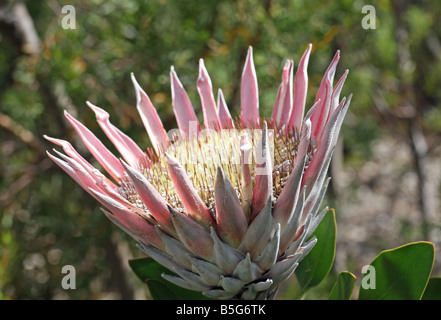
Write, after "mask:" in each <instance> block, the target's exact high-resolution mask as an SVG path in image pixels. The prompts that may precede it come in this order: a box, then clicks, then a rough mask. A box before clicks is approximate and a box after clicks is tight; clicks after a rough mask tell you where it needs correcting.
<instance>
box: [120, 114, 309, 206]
mask: <svg viewBox="0 0 441 320" xmlns="http://www.w3.org/2000/svg"><path fill="white" fill-rule="evenodd" d="M262 120H263V119H262ZM237 122H239V121H237ZM261 123H263V121H261ZM235 127H236V128H235V129H228V130H227V129H223V130H221V131H215V130H202V131H200V132H198V134H197V136H196V138H195V137H193V138H190V139H184V138H178V139H177V140H175V142H174V143H173V144H172V145H171V146H170V147H169V148H168V149H167V151H166V152H167V153H168V154H170V155H171V156H173V157H175V158H176V159H177V160H178V161H179V163H180V164H181V165H182V166H183V167H184V168H185V170H186V172H187V174H188V177H189V178H190V180H191V182H192V183H193V185H194V187H195V188H196V190H197V191H198V194H199V196H200V197H201V199H202V200H203V201H204V202H205V204H206V205H207V207H208V208H209V209H210V211H211V212H212V213H213V214H214V213H215V212H214V211H215V205H214V185H215V180H216V172H217V166H221V167H222V169H223V171H224V173H225V174H226V176H227V177H228V179H230V181H231V184H232V185H233V187H234V189H235V190H236V192H237V195H238V197H239V199H241V200H242V190H243V188H242V187H243V181H242V164H243V163H246V164H248V165H249V169H250V173H251V179H252V182H253V184H254V180H255V176H256V168H257V166H256V164H259V158H258V157H257V156H256V148H257V144H258V143H259V141H260V139H261V136H262V131H263V130H262V129H261V128H257V129H246V128H242V127H241V126H240V123H236V126H235ZM299 137H300V135H299V132H298V131H293V132H289V133H287V132H285V131H284V130H283V129H282V130H279V129H276V128H274V126H273V125H272V124H271V123H268V143H269V149H270V153H271V161H272V163H271V164H272V178H273V197H274V201H275V200H277V198H278V196H279V195H280V192H281V191H282V188H283V186H284V185H285V183H286V181H287V179H288V177H289V175H290V173H291V171H292V169H293V166H294V161H295V158H296V155H297V149H298V145H299V142H300V139H299ZM244 141H245V142H246V143H244ZM308 152H309V153H310V154H311V156H310V157H309V158H312V153H313V150H312V148H310V149H309V151H308ZM138 169H139V170H140V171H141V172H142V173H143V174H144V175H145V176H146V178H147V179H148V180H149V182H150V183H151V184H152V185H153V186H154V187H155V188H156V189H157V190H158V192H159V193H160V194H161V195H162V196H163V197H164V198H165V199H166V201H167V202H168V203H169V204H170V205H171V206H172V207H173V208H174V209H175V210H177V211H180V212H184V206H183V204H182V202H181V200H180V199H179V196H178V194H177V192H176V190H175V187H174V185H173V181H172V179H171V177H170V174H169V172H168V166H167V160H166V157H165V155H161V156H159V157H155V158H154V159H153V160H152V162H151V163H149V164H140V165H139V168H138ZM120 193H121V195H122V196H123V197H125V198H126V199H127V200H129V201H130V202H131V203H133V204H135V205H136V206H137V207H138V208H140V209H143V210H146V211H147V209H146V207H145V206H144V204H143V203H142V201H141V200H140V198H139V196H138V194H137V192H136V190H135V188H134V187H133V186H132V184H131V182H130V180H129V179H125V180H123V181H121V188H120Z"/></svg>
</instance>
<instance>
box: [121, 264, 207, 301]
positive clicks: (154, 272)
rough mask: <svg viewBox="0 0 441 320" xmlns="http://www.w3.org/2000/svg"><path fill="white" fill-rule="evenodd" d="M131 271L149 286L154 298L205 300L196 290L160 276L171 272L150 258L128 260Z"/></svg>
mask: <svg viewBox="0 0 441 320" xmlns="http://www.w3.org/2000/svg"><path fill="white" fill-rule="evenodd" d="M129 265H130V267H131V268H132V270H133V272H134V273H135V274H136V275H137V276H138V278H139V279H141V280H142V281H143V282H144V283H145V284H146V285H147V287H148V288H149V291H150V294H151V295H152V298H153V299H154V300H207V299H208V298H207V297H205V296H204V295H202V293H200V292H197V291H192V290H188V289H184V288H181V287H179V286H176V285H174V284H173V283H171V282H169V281H167V280H165V279H164V278H162V276H161V274H163V273H166V274H171V275H174V273H173V272H171V271H170V270H168V269H167V268H165V267H163V266H162V265H161V264H159V263H158V262H156V261H155V260H153V259H152V258H139V259H132V260H129Z"/></svg>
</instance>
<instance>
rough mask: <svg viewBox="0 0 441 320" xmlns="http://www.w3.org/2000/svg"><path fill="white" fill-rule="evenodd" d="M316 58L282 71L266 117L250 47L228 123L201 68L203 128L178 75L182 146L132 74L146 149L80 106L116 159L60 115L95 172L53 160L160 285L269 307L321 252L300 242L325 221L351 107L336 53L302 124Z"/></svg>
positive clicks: (76, 158)
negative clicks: (151, 263)
mask: <svg viewBox="0 0 441 320" xmlns="http://www.w3.org/2000/svg"><path fill="white" fill-rule="evenodd" d="M311 47H312V46H311V45H309V46H308V47H307V49H306V51H305V53H304V54H303V56H302V57H301V59H300V60H299V64H298V66H297V70H296V72H295V65H294V61H293V60H287V61H286V63H285V66H284V68H283V70H282V73H281V79H282V81H281V83H280V85H279V87H278V93H277V97H276V101H275V103H274V109H273V112H272V114H271V117H270V118H264V117H262V116H261V115H260V114H259V90H258V83H257V77H256V70H255V66H254V60H253V49H252V48H251V47H249V49H248V54H247V57H246V61H245V65H244V68H243V72H242V79H241V82H240V92H241V100H240V114H239V115H238V117H236V118H235V117H233V116H232V115H231V113H230V110H229V109H228V106H227V102H226V99H225V96H224V94H223V92H222V90H221V89H218V93H217V99H215V97H214V93H213V83H212V80H211V78H210V76H209V73H208V70H207V69H206V67H205V64H204V61H203V60H202V59H201V60H199V75H198V79H197V83H196V87H197V91H198V93H199V95H200V105H201V109H202V116H203V125H204V126H203V128H201V125H200V123H199V120H198V118H197V114H196V112H195V110H194V108H193V104H192V102H191V101H190V99H189V96H188V95H187V92H186V90H185V89H184V87H183V85H182V83H181V82H180V80H179V78H178V76H177V73H176V71H175V70H174V68H173V67H172V68H171V71H170V81H171V95H172V104H173V105H172V108H173V111H174V114H175V116H176V120H177V124H178V129H179V132H180V134H179V135H178V136H173V135H171V134H168V133H167V131H166V129H165V128H164V127H163V124H162V121H161V119H160V118H159V115H158V113H157V112H156V109H155V107H154V106H153V104H152V102H151V101H150V98H149V97H148V95H147V93H146V92H145V91H144V90H143V89H142V88H141V85H140V84H139V83H138V82H137V81H136V79H135V76H134V75H133V74H131V78H132V82H133V85H134V87H135V94H136V107H137V109H138V111H139V114H140V117H141V119H142V122H143V124H144V126H145V129H146V131H147V133H148V136H149V138H150V141H151V144H152V146H153V147H152V150H149V149H145V148H143V147H142V146H138V145H136V143H135V142H134V141H133V140H132V139H131V138H130V137H128V136H127V135H126V134H124V133H123V132H122V131H121V130H119V129H118V128H117V127H116V126H114V125H113V124H112V123H111V121H110V115H109V114H108V113H107V112H106V111H105V110H104V109H102V108H99V107H98V106H95V105H93V104H92V103H90V102H87V105H88V106H89V107H90V109H91V110H92V111H93V112H94V113H95V115H96V118H97V121H98V124H99V126H100V127H101V129H102V130H103V131H104V133H105V134H106V136H107V138H108V139H109V141H110V142H111V143H112V144H113V145H114V147H115V149H116V150H117V151H118V152H119V155H115V154H113V153H112V152H111V151H110V150H109V149H108V148H107V147H106V146H105V144H104V142H102V141H100V140H99V139H98V138H97V137H96V136H95V135H94V134H93V133H92V132H91V131H90V130H89V129H88V128H86V127H85V126H84V125H83V124H82V123H81V122H79V121H78V120H77V119H75V118H74V117H72V116H71V115H70V114H68V113H67V112H65V116H66V118H67V120H68V121H69V122H70V124H71V125H72V127H73V129H74V130H75V131H76V132H77V134H78V135H79V137H80V138H81V140H82V142H83V143H84V145H85V146H86V147H87V149H88V150H89V151H90V153H91V154H92V155H93V156H94V158H95V159H96V160H97V163H98V164H99V165H100V168H95V167H94V166H93V165H92V164H91V163H89V162H88V161H86V160H85V158H83V156H81V155H80V154H79V153H78V152H77V151H76V150H75V149H74V147H73V146H72V145H71V144H70V143H69V142H67V141H64V140H60V139H56V138H51V137H48V136H45V138H46V139H47V140H49V141H50V142H52V143H54V144H55V145H57V146H60V147H61V148H62V149H63V151H64V152H65V154H63V153H60V152H59V151H56V150H54V154H51V153H49V152H48V156H49V157H50V158H51V159H52V160H53V161H54V162H55V163H56V164H57V165H58V166H60V168H61V169H63V170H64V171H65V172H66V173H67V174H68V175H69V176H70V177H72V178H73V179H74V180H75V181H76V182H77V183H78V184H79V185H80V186H81V187H82V188H83V189H84V190H86V191H87V192H88V193H89V194H90V195H91V196H92V197H94V198H95V199H96V200H97V201H98V202H99V203H100V204H101V205H102V206H103V207H104V208H105V209H103V210H102V211H103V212H104V214H105V215H106V216H107V217H108V218H109V220H110V221H112V222H113V223H115V224H116V225H117V226H118V227H120V228H121V229H122V230H124V231H125V232H127V233H128V234H129V235H131V236H132V237H133V238H134V239H135V240H136V241H137V242H138V245H139V248H140V249H141V250H142V251H144V252H145V253H146V254H147V255H148V256H150V257H151V258H153V259H155V260H156V261H157V262H159V263H160V264H162V265H164V266H165V267H166V268H168V269H170V270H171V271H172V272H173V273H174V275H165V274H164V275H163V277H164V278H165V279H167V280H168V281H170V282H172V283H174V284H176V285H179V286H181V287H184V288H187V289H190V290H196V291H202V293H203V294H204V295H206V296H207V297H210V298H216V299H245V300H250V299H272V298H274V297H275V294H276V292H277V289H278V287H279V285H280V283H281V282H283V281H284V280H286V279H287V278H288V277H289V276H290V275H291V274H292V273H293V272H294V270H295V269H296V267H297V266H298V264H299V263H300V261H301V260H302V258H303V257H304V256H305V255H306V254H307V253H308V252H309V251H310V250H311V249H312V248H313V246H314V245H315V243H316V241H317V239H315V238H312V239H307V238H308V237H307V235H310V234H311V233H312V232H313V231H314V230H313V229H314V228H315V227H316V226H317V225H318V224H319V223H320V221H321V218H322V217H323V215H324V214H323V212H325V211H326V210H327V207H325V208H324V209H323V210H321V211H320V212H319V209H320V207H321V202H322V200H323V197H324V194H325V192H326V188H327V185H328V182H329V179H327V170H328V167H329V163H330V160H331V157H332V153H333V150H334V148H335V145H336V143H337V139H338V135H339V131H340V128H341V126H342V122H343V119H344V117H345V114H346V112H347V110H348V107H349V104H350V101H351V96H349V97H348V98H342V99H341V100H340V94H341V92H342V87H343V84H344V82H345V80H346V78H347V75H348V71H347V70H346V72H345V73H344V74H343V75H342V76H341V78H340V80H339V81H338V82H337V84H335V85H334V76H335V74H336V71H337V63H338V61H339V59H340V52H337V53H336V55H335V56H334V59H333V60H332V61H331V63H330V66H329V68H328V69H327V70H326V72H325V74H324V77H323V80H322V82H321V84H320V86H319V89H318V92H317V94H316V97H315V101H314V104H313V105H312V106H310V108H308V111H307V113H306V115H305V109H306V105H305V104H306V101H307V91H308V74H307V66H308V62H309V58H310V54H311ZM170 129H171V128H170ZM100 170H104V171H103V173H102V172H101V171H100ZM318 263H320V262H318Z"/></svg>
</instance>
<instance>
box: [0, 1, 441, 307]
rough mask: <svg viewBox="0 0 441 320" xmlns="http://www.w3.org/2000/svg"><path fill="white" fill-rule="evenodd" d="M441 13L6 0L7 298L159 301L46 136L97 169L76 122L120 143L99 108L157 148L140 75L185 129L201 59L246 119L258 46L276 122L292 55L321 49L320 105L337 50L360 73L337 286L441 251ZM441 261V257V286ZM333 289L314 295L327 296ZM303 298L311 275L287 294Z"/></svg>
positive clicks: (0, 14) (383, 6)
mask: <svg viewBox="0 0 441 320" xmlns="http://www.w3.org/2000/svg"><path fill="white" fill-rule="evenodd" d="M64 5H73V6H74V8H75V11H76V29H63V28H62V25H61V21H62V19H63V17H64V16H65V14H63V13H62V7H63V6H64ZM364 5H373V6H374V8H375V11H376V12H375V14H376V28H375V29H363V28H362V24H361V22H362V19H363V18H364V17H365V16H366V14H365V13H362V8H363V6H364ZM440 15H441V2H439V1H424V0H422V1H410V0H393V1H392V0H391V1H386V0H383V1H375V3H371V2H368V1H363V0H355V1H354V0H344V1H316V0H313V1H300V0H289V1H288V0H285V1H276V0H265V1H257V0H243V1H232V0H222V1H197V0H187V1H171V0H159V1H135V0H126V1H117V0H87V1H86V0H74V1H64V0H46V1H35V0H27V1H25V0H23V1H2V2H0V32H1V33H0V135H1V138H0V150H1V152H0V210H1V211H0V299H141V298H145V297H146V296H147V295H146V292H145V288H144V287H143V286H142V283H140V282H139V281H138V280H137V279H136V277H135V276H134V275H133V274H132V273H131V272H130V271H129V269H128V264H127V260H128V259H129V258H132V257H136V256H141V252H139V251H138V250H137V249H136V248H135V243H134V241H132V240H131V239H129V238H128V237H126V236H125V235H124V234H123V232H122V231H120V230H119V229H117V228H116V227H115V226H113V225H112V224H111V223H110V222H109V221H108V220H107V218H105V217H104V215H102V213H101V211H100V210H99V205H98V203H97V202H96V201H94V200H93V199H92V198H91V197H90V196H88V195H87V194H86V193H85V192H84V191H82V190H81V188H80V187H78V186H77V185H76V184H75V183H74V181H73V180H72V179H70V178H69V177H68V176H67V175H66V174H64V173H63V172H62V171H61V170H60V169H59V168H58V167H56V166H55V165H54V164H53V163H52V162H51V161H50V160H49V159H48V158H47V156H46V154H45V151H46V149H48V150H50V149H51V148H52V147H53V146H52V145H51V144H49V143H47V142H46V141H45V140H44V139H43V138H42V136H43V134H47V135H49V136H52V137H58V138H62V139H65V140H69V141H72V142H73V144H74V145H75V146H76V147H78V149H79V150H80V152H82V154H83V155H84V156H85V157H89V158H90V156H89V155H88V153H87V152H85V150H84V148H83V146H82V144H81V143H80V142H79V141H78V138H77V136H76V135H75V134H74V132H73V130H72V129H71V127H70V126H68V125H67V123H66V121H65V120H64V117H63V110H64V109H66V110H68V111H69V112H70V113H71V114H73V115H74V116H76V117H77V118H78V119H80V120H81V121H82V122H83V123H85V124H86V125H87V126H88V127H89V128H90V129H91V130H92V131H94V132H95V133H96V134H97V135H98V136H99V137H103V141H104V140H105V139H104V135H103V134H102V133H101V130H100V129H99V127H98V125H97V124H96V122H95V119H94V118H95V117H94V115H93V113H92V111H91V110H90V109H89V108H88V107H87V106H86V105H85V101H86V100H90V101H91V102H92V103H94V104H96V105H98V106H100V107H102V108H104V109H106V110H107V111H108V112H109V113H110V115H111V119H112V122H113V123H115V124H117V125H118V127H119V128H121V129H122V130H123V131H124V132H126V133H127V134H128V135H129V136H131V137H132V138H133V139H134V140H135V141H136V142H137V143H138V144H139V145H140V146H144V147H147V146H149V141H148V139H147V138H146V137H147V136H146V134H145V130H144V128H143V126H142V123H141V121H140V118H139V117H138V115H137V112H136V108H135V92H134V89H133V87H132V83H131V81H130V72H134V73H135V75H136V77H137V79H138V81H139V82H140V84H141V86H142V87H143V88H144V89H145V90H146V91H147V92H148V94H149V95H150V97H151V99H152V102H153V103H154V105H155V106H156V108H157V109H158V112H159V115H160V117H161V119H162V120H163V122H164V125H165V126H166V127H167V128H169V129H171V128H174V127H175V126H176V123H175V120H174V117H173V112H172V108H171V97H170V85H169V71H170V66H171V65H174V67H175V69H176V71H177V73H178V75H179V77H180V79H181V81H182V82H183V84H184V87H186V89H187V91H188V93H189V95H190V98H191V99H192V101H193V103H194V105H195V107H196V109H197V112H198V116H202V112H201V110H200V102H199V98H198V96H197V90H196V79H197V70H198V69H197V67H198V59H199V58H204V60H205V65H206V67H207V69H208V71H209V72H210V75H211V78H212V80H213V86H214V88H215V90H216V91H217V88H222V89H223V91H224V94H225V96H226V100H227V103H228V105H229V107H230V109H231V112H232V114H233V115H238V114H239V110H238V108H239V100H240V74H241V72H242V66H243V62H244V60H245V55H246V51H247V48H248V46H249V45H252V46H253V48H254V60H255V64H256V71H257V75H258V79H259V90H260V104H261V113H262V114H263V115H264V116H269V115H270V112H271V111H270V110H271V109H272V107H273V104H274V100H275V96H276V92H277V88H278V85H279V83H280V78H281V70H282V67H283V65H284V62H285V59H287V58H290V59H294V61H295V65H297V62H298V60H299V59H300V57H301V55H302V53H303V52H304V50H305V49H306V47H307V45H308V44H309V43H312V44H313V53H312V55H311V59H310V64H309V69H308V71H309V80H310V86H309V100H308V105H311V103H312V101H313V99H314V98H315V93H316V92H317V88H318V85H319V84H320V81H321V78H322V76H323V73H324V71H325V70H326V68H327V66H328V64H329V62H330V61H331V59H332V57H333V55H334V53H335V51H336V50H338V49H339V50H341V60H340V63H339V67H338V69H337V75H336V77H340V76H341V75H342V74H343V73H344V71H345V69H349V70H350V72H349V77H348V80H347V81H346V84H345V87H344V89H343V93H342V94H343V95H344V96H348V95H349V94H350V93H353V94H354V97H353V100H352V105H351V108H350V111H349V113H348V115H347V117H346V119H345V123H344V128H343V129H342V130H343V132H342V139H341V140H340V143H339V148H338V150H337V152H336V156H335V160H334V162H333V164H332V168H331V170H330V175H331V176H332V177H333V179H332V190H331V192H330V194H329V196H328V199H327V202H328V204H331V205H332V206H333V207H334V208H335V211H336V215H337V256H336V261H335V265H334V268H333V270H332V271H331V275H330V277H331V278H332V277H334V278H335V275H336V274H337V273H338V272H340V271H343V270H349V271H351V272H353V273H354V274H356V275H357V276H359V277H360V276H361V274H360V273H361V268H362V266H363V265H365V264H367V263H369V262H370V261H371V260H372V259H373V258H374V257H375V256H376V255H377V254H378V253H379V252H380V251H381V250H384V249H390V248H392V247H395V246H398V245H402V244H404V243H407V242H410V241H417V240H428V241H432V242H434V243H435V245H436V248H438V250H439V248H440V247H441V214H440V212H441V211H440V209H441V205H440V202H439V199H440V193H441V189H440V183H439V182H440V178H441V166H440V154H441V145H440V141H441V140H440V139H441V90H440V89H439V88H440V86H441V59H440V58H441V20H440V19H439V16H440ZM64 265H73V266H74V267H75V268H76V289H75V290H63V289H62V287H61V279H62V277H63V276H64V274H62V273H61V268H62V267H63V266H64ZM440 265H441V259H440V255H439V252H438V258H437V262H436V265H435V271H434V276H439V275H440ZM331 283H332V281H330V282H329V283H328V282H326V281H325V282H324V283H322V284H321V285H320V286H319V288H318V290H316V292H315V293H313V294H311V295H310V296H309V297H310V298H321V297H323V293H322V292H329V286H330V284H331ZM322 289H323V290H322ZM325 289H326V290H325ZM293 291H295V279H293V280H292V283H289V284H288V285H287V286H286V287H285V288H282V290H281V292H280V295H279V298H281V299H289V298H292V296H293Z"/></svg>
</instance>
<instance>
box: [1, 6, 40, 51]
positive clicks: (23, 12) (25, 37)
mask: <svg viewBox="0 0 441 320" xmlns="http://www.w3.org/2000/svg"><path fill="white" fill-rule="evenodd" d="M0 24H1V25H3V26H5V27H6V28H9V29H10V30H12V31H13V32H12V35H11V34H10V36H12V37H13V38H15V40H16V41H15V44H16V45H17V47H18V48H19V49H20V51H21V52H22V53H24V54H30V55H37V54H39V53H40V51H41V46H40V38H39V36H38V33H37V31H36V30H35V26H34V22H33V20H32V17H31V16H30V14H29V12H28V10H27V9H26V6H25V5H24V4H23V3H22V2H21V1H16V2H14V3H13V4H11V5H6V6H2V7H0Z"/></svg>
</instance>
